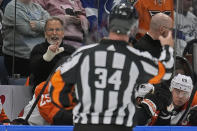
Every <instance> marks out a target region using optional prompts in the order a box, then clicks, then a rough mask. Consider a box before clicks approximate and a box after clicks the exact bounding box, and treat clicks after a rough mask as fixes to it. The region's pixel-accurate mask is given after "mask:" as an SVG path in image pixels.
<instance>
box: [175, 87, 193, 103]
mask: <svg viewBox="0 0 197 131" xmlns="http://www.w3.org/2000/svg"><path fill="white" fill-rule="evenodd" d="M189 97H190V94H189V92H186V91H182V90H179V89H176V88H173V89H172V98H173V104H174V106H175V107H181V106H182V105H184V104H185V103H186V102H187V101H188V100H189Z"/></svg>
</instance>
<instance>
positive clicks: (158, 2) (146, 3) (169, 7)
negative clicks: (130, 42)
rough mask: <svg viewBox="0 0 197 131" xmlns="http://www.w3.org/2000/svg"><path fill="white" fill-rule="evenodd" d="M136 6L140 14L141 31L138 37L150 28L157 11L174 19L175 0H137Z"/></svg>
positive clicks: (139, 27)
mask: <svg viewBox="0 0 197 131" xmlns="http://www.w3.org/2000/svg"><path fill="white" fill-rule="evenodd" d="M135 8H136V10H137V12H138V15H139V26H138V29H139V33H138V35H137V39H139V38H140V37H142V36H143V35H144V34H145V33H146V32H147V31H148V30H149V25H150V21H151V17H152V16H153V15H155V14H156V13H159V12H161V13H165V14H167V15H169V16H170V17H171V18H172V19H174V18H173V17H174V15H173V14H174V13H173V10H174V4H173V0H137V2H136V4H135Z"/></svg>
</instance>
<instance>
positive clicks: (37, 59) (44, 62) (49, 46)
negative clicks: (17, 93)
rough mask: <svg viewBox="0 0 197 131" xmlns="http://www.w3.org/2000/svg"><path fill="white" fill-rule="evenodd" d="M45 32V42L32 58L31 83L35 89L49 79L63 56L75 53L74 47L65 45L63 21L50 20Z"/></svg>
mask: <svg viewBox="0 0 197 131" xmlns="http://www.w3.org/2000/svg"><path fill="white" fill-rule="evenodd" d="M44 31H45V38H46V40H45V42H43V43H41V44H38V45H36V46H35V47H34V48H33V50H32V52H31V57H30V70H31V77H30V81H31V82H33V86H34V87H35V86H36V85H38V84H39V83H41V82H43V81H45V80H46V79H47V77H48V76H49V74H50V73H51V72H52V71H53V68H54V66H55V65H56V64H57V62H58V61H59V60H60V59H61V58H62V57H63V56H69V55H71V54H72V53H73V52H74V51H75V48H74V47H72V46H70V45H66V44H65V43H63V37H64V26H63V21H62V20H61V19H59V18H57V17H53V18H50V19H48V20H47V21H46V25H45V29H44Z"/></svg>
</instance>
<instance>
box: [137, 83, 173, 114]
mask: <svg viewBox="0 0 197 131" xmlns="http://www.w3.org/2000/svg"><path fill="white" fill-rule="evenodd" d="M171 103H172V94H171V92H170V90H169V89H168V88H166V87H163V86H161V85H159V86H157V87H155V91H154V92H153V93H148V94H147V95H146V96H145V98H144V100H143V101H142V102H141V106H142V107H143V108H145V109H146V111H147V113H148V114H149V115H150V117H151V116H154V115H155V113H156V111H163V112H164V113H165V114H166V113H167V112H168V111H167V107H168V106H169V105H171Z"/></svg>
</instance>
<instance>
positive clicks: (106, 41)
mask: <svg viewBox="0 0 197 131" xmlns="http://www.w3.org/2000/svg"><path fill="white" fill-rule="evenodd" d="M100 44H118V45H125V46H126V45H129V43H128V42H126V41H123V40H111V39H102V40H101V41H100Z"/></svg>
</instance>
